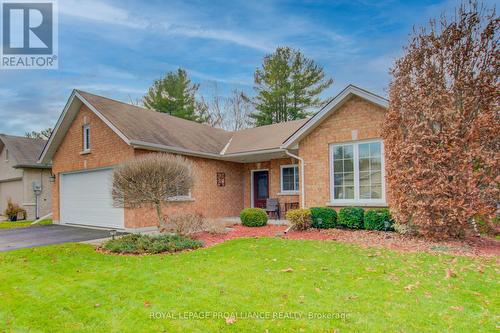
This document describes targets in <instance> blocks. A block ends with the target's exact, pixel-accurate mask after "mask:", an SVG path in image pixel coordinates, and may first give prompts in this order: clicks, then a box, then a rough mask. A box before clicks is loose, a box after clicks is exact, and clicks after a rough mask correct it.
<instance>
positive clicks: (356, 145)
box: [329, 139, 387, 206]
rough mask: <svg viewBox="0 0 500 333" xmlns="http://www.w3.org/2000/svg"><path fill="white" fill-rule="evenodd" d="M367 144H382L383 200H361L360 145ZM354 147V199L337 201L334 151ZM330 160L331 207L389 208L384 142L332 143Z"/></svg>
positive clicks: (378, 140)
mask: <svg viewBox="0 0 500 333" xmlns="http://www.w3.org/2000/svg"><path fill="white" fill-rule="evenodd" d="M365 143H380V168H381V174H382V184H381V185H382V198H380V199H360V198H359V145H360V144H365ZM345 145H352V146H353V163H354V199H335V196H334V176H333V151H334V149H335V147H338V146H345ZM329 154H330V156H329V159H330V203H329V204H330V205H332V206H352V205H360V206H387V201H386V196H385V156H384V155H385V154H384V141H383V140H380V139H377V140H360V141H348V142H339V143H337V142H336V143H331V144H330V149H329Z"/></svg>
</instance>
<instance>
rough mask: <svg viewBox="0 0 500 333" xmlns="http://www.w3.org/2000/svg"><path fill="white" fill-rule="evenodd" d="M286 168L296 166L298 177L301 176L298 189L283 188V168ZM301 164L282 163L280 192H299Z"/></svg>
mask: <svg viewBox="0 0 500 333" xmlns="http://www.w3.org/2000/svg"><path fill="white" fill-rule="evenodd" d="M285 168H295V169H296V170H297V177H299V188H297V189H296V190H292V191H290V190H284V189H283V169H285ZM299 171H300V170H299V165H298V164H287V165H280V194H298V193H299V190H300V174H299Z"/></svg>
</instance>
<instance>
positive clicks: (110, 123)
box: [75, 92, 130, 145]
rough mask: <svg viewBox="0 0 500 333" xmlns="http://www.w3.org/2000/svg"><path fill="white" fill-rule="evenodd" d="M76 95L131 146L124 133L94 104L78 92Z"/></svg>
mask: <svg viewBox="0 0 500 333" xmlns="http://www.w3.org/2000/svg"><path fill="white" fill-rule="evenodd" d="M75 95H76V96H77V97H78V99H80V100H81V101H82V103H83V104H85V106H87V107H88V108H89V109H90V110H91V111H92V112H94V113H95V114H96V116H97V117H99V119H101V120H102V121H103V122H104V123H105V124H106V125H108V127H109V128H111V129H112V130H113V132H115V133H116V135H118V136H119V137H120V138H121V139H122V140H123V141H125V143H126V144H128V145H130V140H129V139H128V138H127V137H126V136H125V134H123V133H122V131H120V130H119V129H118V128H117V127H116V126H115V125H114V124H113V123H112V122H110V121H109V120H108V119H107V118H106V117H104V116H103V115H102V113H100V112H99V111H98V110H97V109H96V108H95V107H94V106H93V105H92V104H90V103H89V102H88V101H87V100H86V99H85V98H84V97H83V96H82V95H80V94H79V93H78V92H75Z"/></svg>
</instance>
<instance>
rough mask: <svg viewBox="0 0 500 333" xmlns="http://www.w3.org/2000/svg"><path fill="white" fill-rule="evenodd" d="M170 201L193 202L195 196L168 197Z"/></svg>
mask: <svg viewBox="0 0 500 333" xmlns="http://www.w3.org/2000/svg"><path fill="white" fill-rule="evenodd" d="M167 201H168V202H191V201H194V198H191V197H172V198H168V199H167Z"/></svg>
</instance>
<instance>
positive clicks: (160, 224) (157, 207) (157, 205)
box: [155, 202, 165, 231]
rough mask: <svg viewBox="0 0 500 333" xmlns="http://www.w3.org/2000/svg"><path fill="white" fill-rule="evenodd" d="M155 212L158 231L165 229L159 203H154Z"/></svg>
mask: <svg viewBox="0 0 500 333" xmlns="http://www.w3.org/2000/svg"><path fill="white" fill-rule="evenodd" d="M155 207H156V214H157V215H158V227H159V229H160V231H163V230H164V229H165V219H164V218H163V214H162V212H161V203H159V202H158V203H155Z"/></svg>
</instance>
